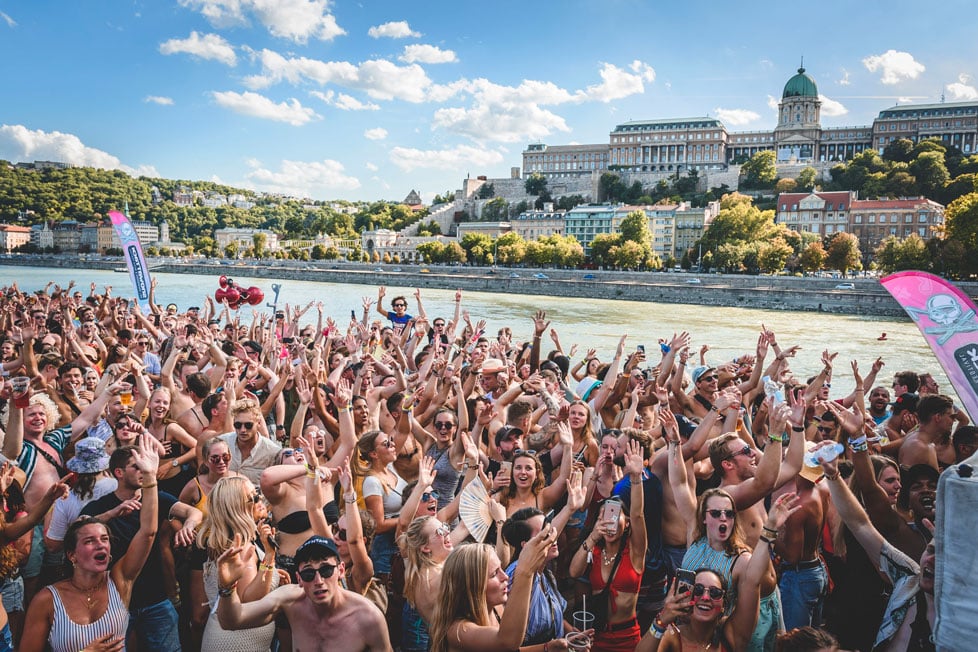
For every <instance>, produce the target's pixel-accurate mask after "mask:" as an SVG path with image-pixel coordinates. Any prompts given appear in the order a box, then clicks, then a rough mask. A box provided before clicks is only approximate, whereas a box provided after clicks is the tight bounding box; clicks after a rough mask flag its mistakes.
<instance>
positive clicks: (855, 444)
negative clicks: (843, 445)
mask: <svg viewBox="0 0 978 652" xmlns="http://www.w3.org/2000/svg"><path fill="white" fill-rule="evenodd" d="M849 447H850V448H851V449H852V450H853V452H855V453H864V452H866V451H868V450H869V444H867V443H866V435H863V436H862V437H859V438H858V439H850V440H849Z"/></svg>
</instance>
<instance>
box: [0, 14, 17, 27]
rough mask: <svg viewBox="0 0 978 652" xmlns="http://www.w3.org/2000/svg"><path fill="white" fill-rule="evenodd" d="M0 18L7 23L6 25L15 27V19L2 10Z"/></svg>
mask: <svg viewBox="0 0 978 652" xmlns="http://www.w3.org/2000/svg"><path fill="white" fill-rule="evenodd" d="M0 18H2V19H3V22H5V23H7V27H17V21H16V20H14V19H13V18H11V17H10V16H8V15H7V14H5V13H3V12H2V11H0Z"/></svg>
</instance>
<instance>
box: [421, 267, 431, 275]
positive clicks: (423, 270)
mask: <svg viewBox="0 0 978 652" xmlns="http://www.w3.org/2000/svg"><path fill="white" fill-rule="evenodd" d="M421 273H422V274H430V273H431V270H430V269H428V268H427V267H422V268H421Z"/></svg>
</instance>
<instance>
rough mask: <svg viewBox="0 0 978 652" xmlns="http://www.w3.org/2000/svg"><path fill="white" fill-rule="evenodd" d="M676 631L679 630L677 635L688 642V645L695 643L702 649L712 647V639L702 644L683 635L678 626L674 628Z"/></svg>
mask: <svg viewBox="0 0 978 652" xmlns="http://www.w3.org/2000/svg"><path fill="white" fill-rule="evenodd" d="M676 631H678V632H679V637H680V638H681V639H683V640H684V641H686V642H688V643H689V644H690V645H695V646H696V647H699V648H703V649H704V650H709V649H710V648H711V647H713V641H710V642H709V643H707V644H706V645H704V644H703V643H700V642H699V641H694V640H692V639H690V638H689V637H687V636H683V631H682V630H681V629H679V628H678V627H677V628H676Z"/></svg>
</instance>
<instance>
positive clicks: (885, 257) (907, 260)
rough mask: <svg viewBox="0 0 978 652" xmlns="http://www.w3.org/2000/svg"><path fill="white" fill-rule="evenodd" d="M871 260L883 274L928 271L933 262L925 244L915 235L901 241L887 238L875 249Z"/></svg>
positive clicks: (895, 238)
mask: <svg viewBox="0 0 978 652" xmlns="http://www.w3.org/2000/svg"><path fill="white" fill-rule="evenodd" d="M873 260H874V261H875V262H876V266H877V267H878V268H879V270H880V271H881V272H883V273H885V274H890V273H892V272H899V271H903V270H908V269H917V270H928V269H930V268H931V264H932V262H933V261H932V259H931V253H930V251H928V248H927V243H925V242H924V241H923V239H922V238H921V237H920V236H918V235H917V234H916V233H915V234H913V235H910V236H908V237H907V238H905V239H903V240H900V239H899V238H897V237H896V236H892V235H891V236H888V237H887V238H886V239H884V240H883V242H881V243H880V246H879V247H877V249H876V253H875V256H874V258H873Z"/></svg>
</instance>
